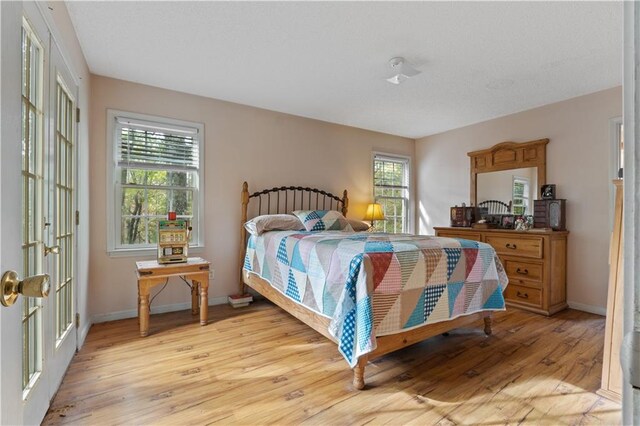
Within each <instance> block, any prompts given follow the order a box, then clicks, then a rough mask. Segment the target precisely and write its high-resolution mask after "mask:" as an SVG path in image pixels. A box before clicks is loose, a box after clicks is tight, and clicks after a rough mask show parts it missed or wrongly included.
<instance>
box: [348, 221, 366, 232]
mask: <svg viewBox="0 0 640 426" xmlns="http://www.w3.org/2000/svg"><path fill="white" fill-rule="evenodd" d="M347 221H348V222H349V225H351V227H352V228H353V230H354V231H356V232H362V231H368V230H369V228H371V225H370V224H369V223H368V222H364V221H362V220H357V219H347Z"/></svg>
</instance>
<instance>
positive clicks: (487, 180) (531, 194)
mask: <svg viewBox="0 0 640 426" xmlns="http://www.w3.org/2000/svg"><path fill="white" fill-rule="evenodd" d="M477 185H478V190H477V200H478V206H483V205H487V204H488V203H485V202H486V201H488V200H497V201H501V202H503V203H505V204H509V203H511V209H510V211H509V213H511V214H514V215H516V216H523V215H532V214H533V200H536V199H538V191H537V188H538V169H537V168H535V167H525V168H521V169H511V170H501V171H497V172H487V173H481V174H479V175H478V183H477ZM490 212H491V211H490Z"/></svg>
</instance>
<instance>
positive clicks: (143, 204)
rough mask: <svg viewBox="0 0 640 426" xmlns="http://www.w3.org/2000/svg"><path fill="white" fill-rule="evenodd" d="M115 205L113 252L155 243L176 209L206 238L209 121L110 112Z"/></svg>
mask: <svg viewBox="0 0 640 426" xmlns="http://www.w3.org/2000/svg"><path fill="white" fill-rule="evenodd" d="M108 115H109V121H110V130H111V135H110V137H109V140H110V141H111V143H112V146H111V152H112V156H111V157H110V160H109V165H110V171H111V179H110V180H109V182H110V184H111V185H113V188H111V189H110V192H111V196H112V200H113V202H112V204H111V209H110V212H111V213H112V215H113V219H112V220H111V221H110V225H111V228H112V229H111V230H110V232H109V238H110V241H109V251H110V252H117V251H118V250H121V251H124V250H134V249H146V248H155V247H156V244H157V241H158V239H157V236H158V220H160V219H165V218H166V217H167V213H168V212H170V211H174V212H176V214H177V218H178V219H187V220H189V221H190V224H191V226H192V228H193V231H192V233H191V244H190V245H191V246H201V245H202V242H203V238H202V223H201V217H202V210H201V209H202V195H203V192H204V191H203V185H202V183H203V168H202V137H203V133H204V132H203V126H202V125H201V124H197V123H187V122H181V121H177V120H169V119H165V118H159V117H151V116H143V115H141V114H131V113H120V112H118V111H109V114H108Z"/></svg>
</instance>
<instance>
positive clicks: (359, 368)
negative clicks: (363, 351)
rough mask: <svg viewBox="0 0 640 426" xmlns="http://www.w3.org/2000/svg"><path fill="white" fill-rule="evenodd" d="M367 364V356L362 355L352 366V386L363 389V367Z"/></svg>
mask: <svg viewBox="0 0 640 426" xmlns="http://www.w3.org/2000/svg"><path fill="white" fill-rule="evenodd" d="M366 365H367V357H366V356H363V357H361V358H360V359H359V360H358V363H357V364H356V366H355V367H353V387H354V388H356V389H358V390H362V389H364V367H365V366H366Z"/></svg>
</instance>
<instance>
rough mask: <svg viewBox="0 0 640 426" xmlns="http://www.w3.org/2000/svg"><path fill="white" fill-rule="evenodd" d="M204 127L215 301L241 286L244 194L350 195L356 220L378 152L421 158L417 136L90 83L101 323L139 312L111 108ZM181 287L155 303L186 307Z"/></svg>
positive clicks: (94, 267)
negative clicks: (115, 249)
mask: <svg viewBox="0 0 640 426" xmlns="http://www.w3.org/2000/svg"><path fill="white" fill-rule="evenodd" d="M108 108H112V109H118V110H124V111H131V112H137V113H143V114H150V115H158V116H165V117H171V118H176V119H181V120H188V121H195V122H201V123H204V125H205V181H206V183H205V220H204V224H205V227H206V228H205V244H206V248H205V250H204V251H203V252H202V253H201V254H199V255H201V256H202V257H204V258H206V259H209V260H210V261H211V262H212V263H213V267H214V269H215V279H214V281H213V283H212V285H211V286H210V292H209V294H210V297H211V298H216V297H224V296H227V295H229V294H233V293H234V292H236V291H237V288H238V275H239V262H238V252H239V240H240V238H239V227H240V190H241V185H242V182H243V181H244V180H247V181H248V182H249V189H250V190H251V191H254V190H258V189H264V188H267V187H272V186H280V185H289V184H296V185H297V184H299V185H305V186H306V185H309V186H316V187H319V188H322V189H326V190H329V191H331V192H334V193H338V194H340V193H342V190H344V189H345V188H346V189H347V190H348V191H349V195H350V201H351V206H350V213H349V215H348V216H349V217H353V218H361V217H362V216H363V215H364V209H365V204H366V203H367V202H370V200H371V194H372V188H371V181H372V176H371V173H372V171H371V169H372V167H371V161H372V151H383V152H389V153H395V154H402V155H408V156H411V157H413V155H414V148H415V143H414V141H413V140H412V139H406V138H401V137H397V136H391V135H386V134H382V133H375V132H370V131H365V130H360V129H356V128H352V127H345V126H340V125H335V124H329V123H326V122H321V121H317V120H311V119H306V118H301V117H295V116H291V115H287V114H281V113H277V112H272V111H267V110H262V109H257V108H252V107H248V106H243V105H238V104H233V103H228V102H223V101H218V100H215V99H210V98H204V97H198V96H193V95H188V94H184V93H179V92H173V91H169V90H163V89H158V88H154V87H150V86H144V85H140V84H134V83H129V82H125V81H120V80H114V79H110V78H106V77H100V76H92V79H91V111H90V114H91V115H90V123H91V130H90V132H91V153H90V156H91V179H90V186H91V198H90V200H91V201H90V204H91V219H90V220H91V230H92V232H91V248H90V259H91V262H90V271H89V274H90V282H91V312H92V313H93V315H94V318H95V319H96V320H97V321H101V320H105V319H112V318H119V317H125V316H131V315H135V314H136V298H137V290H136V280H135V272H134V263H135V260H136V258H112V257H109V256H108V255H107V253H106V246H107V242H106V237H107V235H106V229H107V218H106V210H107V208H108V207H107V205H106V196H105V191H106V188H107V183H106V182H105V179H106V159H105V158H106V144H105V139H106V128H105V121H106V110H107V109H108ZM188 300H189V292H188V291H187V289H186V287H185V286H184V285H182V284H180V283H178V282H175V283H172V284H171V285H169V286H168V287H167V289H166V290H165V291H164V292H163V293H162V294H161V295H160V296H158V298H157V299H156V301H155V302H154V305H155V306H156V307H157V306H162V305H174V304H180V303H187V302H188Z"/></svg>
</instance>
